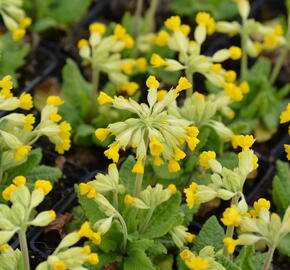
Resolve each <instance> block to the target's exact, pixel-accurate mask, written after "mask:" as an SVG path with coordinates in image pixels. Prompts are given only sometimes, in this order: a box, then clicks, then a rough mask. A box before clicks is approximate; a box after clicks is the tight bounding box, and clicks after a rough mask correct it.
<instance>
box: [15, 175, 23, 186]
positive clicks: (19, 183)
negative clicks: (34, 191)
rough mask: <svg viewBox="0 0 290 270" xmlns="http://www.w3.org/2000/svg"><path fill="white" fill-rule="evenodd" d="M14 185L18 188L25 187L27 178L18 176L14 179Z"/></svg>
mask: <svg viewBox="0 0 290 270" xmlns="http://www.w3.org/2000/svg"><path fill="white" fill-rule="evenodd" d="M12 183H13V184H15V185H16V186H23V185H25V183H26V177H25V176H22V175H20V176H16V177H14V178H13V180H12Z"/></svg>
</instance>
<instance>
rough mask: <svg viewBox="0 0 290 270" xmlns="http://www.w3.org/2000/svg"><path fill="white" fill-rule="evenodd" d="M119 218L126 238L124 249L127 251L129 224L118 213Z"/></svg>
mask: <svg viewBox="0 0 290 270" xmlns="http://www.w3.org/2000/svg"><path fill="white" fill-rule="evenodd" d="M118 219H119V221H120V223H121V226H122V228H123V234H124V238H123V246H122V248H123V250H124V251H125V250H126V247H127V241H128V229H127V225H126V222H125V220H124V219H123V217H122V216H121V215H120V214H119V213H118Z"/></svg>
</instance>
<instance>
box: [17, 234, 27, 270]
mask: <svg viewBox="0 0 290 270" xmlns="http://www.w3.org/2000/svg"><path fill="white" fill-rule="evenodd" d="M18 237H19V242H20V249H21V254H22V260H23V270H30V263H29V253H28V247H27V240H26V231H25V230H24V229H22V230H20V231H19V232H18Z"/></svg>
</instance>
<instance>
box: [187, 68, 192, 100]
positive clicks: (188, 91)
mask: <svg viewBox="0 0 290 270" xmlns="http://www.w3.org/2000/svg"><path fill="white" fill-rule="evenodd" d="M185 75H186V78H187V79H188V80H189V82H190V83H191V85H192V86H191V88H189V89H187V90H186V97H187V98H188V97H191V96H192V94H193V72H189V71H187V70H186V71H185Z"/></svg>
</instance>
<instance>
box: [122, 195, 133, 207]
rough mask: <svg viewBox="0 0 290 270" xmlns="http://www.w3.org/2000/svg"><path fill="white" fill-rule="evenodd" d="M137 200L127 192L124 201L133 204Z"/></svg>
mask: <svg viewBox="0 0 290 270" xmlns="http://www.w3.org/2000/svg"><path fill="white" fill-rule="evenodd" d="M134 201H135V199H134V197H132V196H131V195H129V194H127V195H126V196H125V198H124V203H125V204H127V205H131V204H133V203H134Z"/></svg>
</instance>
